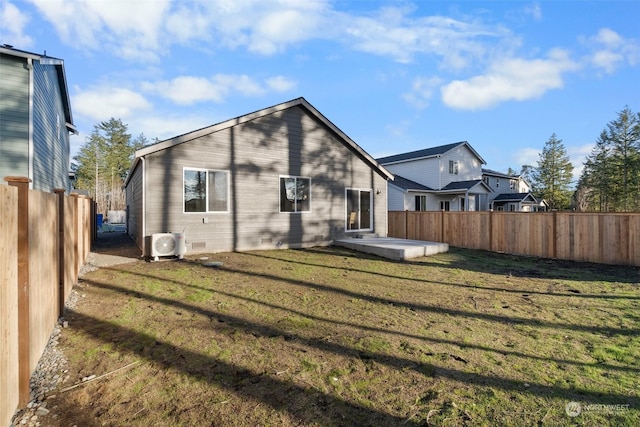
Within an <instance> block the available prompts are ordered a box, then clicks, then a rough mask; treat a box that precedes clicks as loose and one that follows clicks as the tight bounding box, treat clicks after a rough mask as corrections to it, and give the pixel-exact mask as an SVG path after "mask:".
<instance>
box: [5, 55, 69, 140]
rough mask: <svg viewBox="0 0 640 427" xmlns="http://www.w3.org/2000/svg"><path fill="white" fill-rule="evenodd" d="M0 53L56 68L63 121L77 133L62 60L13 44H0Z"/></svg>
mask: <svg viewBox="0 0 640 427" xmlns="http://www.w3.org/2000/svg"><path fill="white" fill-rule="evenodd" d="M0 54H3V55H10V56H15V57H18V58H25V59H31V60H37V61H38V62H40V64H41V65H48V66H53V67H55V68H56V72H57V75H58V85H59V86H60V95H61V99H62V107H63V109H64V116H65V123H66V125H67V128H68V129H69V130H70V131H71V132H73V133H76V134H77V133H78V131H77V130H76V127H75V125H74V124H73V115H72V114H71V101H70V98H69V90H68V87H67V78H66V74H65V71H64V61H63V60H62V59H60V58H54V57H51V56H47V54H46V52H45V54H44V55H40V54H37V53H33V52H27V51H26V50H20V49H15V48H14V47H13V46H11V45H8V44H4V45H0Z"/></svg>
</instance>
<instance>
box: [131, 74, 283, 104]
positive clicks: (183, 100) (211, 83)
mask: <svg viewBox="0 0 640 427" xmlns="http://www.w3.org/2000/svg"><path fill="white" fill-rule="evenodd" d="M142 87H143V89H145V90H147V91H150V92H155V93H157V94H158V95H160V96H162V97H164V98H167V99H170V100H171V101H173V102H175V103H176V104H180V105H190V104H194V103H196V102H205V101H212V102H224V101H225V99H226V98H227V97H228V96H230V95H232V94H240V95H242V96H247V97H251V96H261V95H264V94H266V93H267V92H269V91H272V92H286V91H288V90H290V89H292V88H293V87H295V82H293V81H292V80H288V79H287V78H285V77H283V76H276V77H271V78H268V79H266V80H265V82H264V83H261V82H258V81H256V80H254V79H252V78H251V77H249V76H247V75H245V74H216V75H214V76H212V77H210V78H206V77H195V76H180V77H176V78H174V79H172V80H164V81H159V82H155V83H152V82H146V83H144V84H143V86H142Z"/></svg>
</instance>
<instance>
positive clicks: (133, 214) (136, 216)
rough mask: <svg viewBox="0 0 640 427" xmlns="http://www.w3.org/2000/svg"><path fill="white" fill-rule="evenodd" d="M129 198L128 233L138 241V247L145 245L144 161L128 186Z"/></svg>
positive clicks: (136, 169)
mask: <svg viewBox="0 0 640 427" xmlns="http://www.w3.org/2000/svg"><path fill="white" fill-rule="evenodd" d="M125 195H126V200H127V233H129V236H131V239H132V240H133V241H134V242H136V244H137V245H138V247H140V248H142V247H143V242H144V236H143V235H142V215H143V212H142V200H143V197H142V196H143V194H142V163H138V166H137V167H136V168H135V169H134V170H133V172H132V175H131V179H130V180H129V181H128V184H127V188H126V193H125Z"/></svg>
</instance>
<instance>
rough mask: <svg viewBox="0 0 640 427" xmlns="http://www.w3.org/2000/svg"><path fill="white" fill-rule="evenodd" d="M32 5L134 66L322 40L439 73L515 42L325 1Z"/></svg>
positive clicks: (74, 41) (477, 26)
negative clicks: (177, 52) (182, 52)
mask: <svg viewBox="0 0 640 427" xmlns="http://www.w3.org/2000/svg"><path fill="white" fill-rule="evenodd" d="M30 1H31V2H33V3H34V4H35V5H36V7H37V8H38V10H39V11H40V13H42V15H44V17H45V18H46V19H47V20H48V21H49V22H50V23H51V24H52V25H53V26H54V27H55V28H56V29H57V31H58V33H59V34H60V36H61V38H62V39H63V40H64V41H65V42H66V43H68V44H70V45H73V46H74V47H79V48H83V49H88V50H92V51H108V52H110V53H112V54H115V55H118V56H120V57H123V58H125V59H130V60H138V61H157V60H159V58H161V57H163V56H165V55H168V54H169V52H170V51H171V47H172V46H174V45H176V44H178V45H192V46H195V47H196V48H200V49H203V50H216V49H221V48H228V49H236V48H241V47H244V48H246V49H247V50H248V51H250V52H255V53H258V54H261V55H273V54H277V53H279V52H283V51H284V50H286V49H287V48H289V47H291V46H295V45H297V44H299V43H301V42H304V41H307V40H314V39H325V40H331V41H333V42H335V43H338V44H344V45H346V46H347V47H348V48H350V49H354V50H359V51H363V52H367V53H370V54H374V55H380V56H386V57H390V58H392V59H393V60H395V61H398V62H402V63H407V62H411V61H412V60H413V59H414V57H415V56H416V55H420V54H423V55H434V56H436V57H437V58H440V60H441V66H442V67H443V68H448V69H454V70H459V69H462V68H465V67H468V66H470V65H472V64H476V63H478V61H481V60H482V61H484V58H485V57H486V56H487V54H488V53H490V52H491V51H494V50H497V51H502V52H504V51H505V50H509V49H511V48H513V46H515V45H516V44H517V43H518V40H517V39H516V38H515V37H513V35H512V34H511V32H510V31H509V30H507V29H505V28H504V27H501V26H499V25H485V24H483V23H481V22H479V21H473V20H468V21H467V22H465V21H462V20H456V19H452V18H448V17H443V16H427V17H414V16H412V14H413V13H414V11H415V8H412V7H383V8H381V9H379V10H378V12H377V13H375V14H371V15H365V14H363V13H347V12H341V11H338V10H336V9H334V8H333V6H332V4H331V3H330V2H329V1H325V0H314V1H292V0H273V1H268V2H267V1H264V0H243V1H239V2H238V1H230V0H206V1H205V0H193V1H189V2H176V1H172V0H136V1H135V2H130V1H124V0H116V1H109V2H107V1H87V0H30ZM487 42H491V44H492V45H497V47H496V46H491V47H490V46H489V44H488V43H487Z"/></svg>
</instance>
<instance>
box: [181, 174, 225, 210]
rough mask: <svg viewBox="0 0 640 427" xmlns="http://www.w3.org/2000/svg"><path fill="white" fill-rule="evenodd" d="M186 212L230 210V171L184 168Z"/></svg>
mask: <svg viewBox="0 0 640 427" xmlns="http://www.w3.org/2000/svg"><path fill="white" fill-rule="evenodd" d="M183 179H184V212H228V211H229V172H227V171H214V170H198V169H184V172H183Z"/></svg>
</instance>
